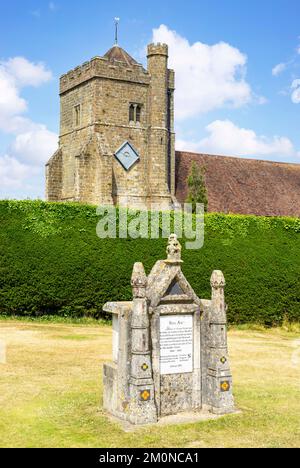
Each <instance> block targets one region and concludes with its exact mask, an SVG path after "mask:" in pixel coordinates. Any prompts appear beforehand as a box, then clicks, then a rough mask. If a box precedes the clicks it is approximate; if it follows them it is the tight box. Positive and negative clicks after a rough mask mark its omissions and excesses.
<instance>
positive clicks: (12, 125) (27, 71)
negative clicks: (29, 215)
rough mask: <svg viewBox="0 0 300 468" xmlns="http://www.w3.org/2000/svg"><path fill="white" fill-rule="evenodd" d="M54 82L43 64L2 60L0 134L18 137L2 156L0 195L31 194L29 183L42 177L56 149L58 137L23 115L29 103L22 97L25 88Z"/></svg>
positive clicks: (0, 162) (21, 58)
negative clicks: (47, 162) (45, 166)
mask: <svg viewBox="0 0 300 468" xmlns="http://www.w3.org/2000/svg"><path fill="white" fill-rule="evenodd" d="M51 79H52V73H51V72H50V71H49V70H47V68H46V67H45V65H44V64H42V63H32V62H30V61H28V60H27V59H26V58H24V57H14V58H11V59H9V60H7V61H0V131H2V132H6V133H8V134H12V135H14V137H15V139H14V141H13V142H12V144H11V145H10V147H9V149H8V151H7V153H6V154H5V155H3V156H1V155H0V189H1V196H6V195H7V196H9V195H10V194H11V191H12V190H15V189H20V188H21V187H24V189H25V191H26V190H29V191H32V187H30V180H32V178H33V177H35V176H37V175H38V176H39V177H40V176H41V173H42V172H43V171H44V168H43V165H44V163H45V162H46V161H47V159H48V158H49V157H50V156H51V154H52V153H53V152H54V151H55V149H56V148H57V135H56V134H54V133H53V132H50V131H49V130H48V129H47V128H46V126H45V125H42V124H39V123H35V122H33V121H32V120H30V119H29V118H27V117H26V116H24V115H23V114H24V113H25V112H26V111H27V110H28V104H27V102H26V100H25V99H24V98H23V97H22V96H21V92H22V89H23V88H24V87H27V86H33V87H37V86H40V85H42V84H44V83H47V82H48V81H49V80H51Z"/></svg>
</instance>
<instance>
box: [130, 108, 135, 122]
mask: <svg viewBox="0 0 300 468" xmlns="http://www.w3.org/2000/svg"><path fill="white" fill-rule="evenodd" d="M129 122H135V117H134V104H130V106H129Z"/></svg>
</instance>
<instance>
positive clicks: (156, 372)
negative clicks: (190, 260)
mask: <svg viewBox="0 0 300 468" xmlns="http://www.w3.org/2000/svg"><path fill="white" fill-rule="evenodd" d="M181 264H182V260H181V245H180V243H179V242H178V240H177V237H176V235H174V234H172V235H171V236H170V238H169V243H168V247H167V259H166V260H160V261H158V262H157V263H156V264H155V266H154V268H153V269H152V271H151V273H150V275H149V276H148V277H147V276H146V274H145V270H144V267H143V264H142V263H136V264H135V265H134V268H133V273H132V280H131V285H132V290H133V300H132V302H110V303H107V304H106V305H105V306H104V310H105V311H106V312H110V313H112V317H113V362H112V363H109V364H105V365H104V372H103V374H104V376H103V379H104V397H103V404H104V409H105V410H106V411H108V412H109V413H111V414H112V415H114V416H116V417H118V418H120V419H123V420H125V421H128V422H130V423H131V424H150V423H156V422H158V421H159V420H160V419H161V418H163V417H164V416H169V415H177V414H180V413H199V415H200V414H201V413H203V412H204V411H206V412H207V411H209V412H211V413H213V414H218V415H222V414H228V413H232V412H235V409H234V401H233V394H232V376H231V372H230V365H229V359H228V349H227V320H226V305H225V298H224V287H225V279H224V276H223V273H222V272H221V271H214V272H213V274H212V277H211V287H212V297H211V300H204V299H200V298H199V297H197V295H196V294H195V292H194V291H193V289H192V287H191V286H190V284H189V283H188V281H187V280H186V278H185V276H184V275H183V273H182V271H181Z"/></svg>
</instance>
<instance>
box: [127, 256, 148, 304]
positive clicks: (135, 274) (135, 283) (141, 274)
mask: <svg viewBox="0 0 300 468" xmlns="http://www.w3.org/2000/svg"><path fill="white" fill-rule="evenodd" d="M131 286H132V294H133V297H134V298H144V297H146V287H147V276H146V273H145V269H144V265H143V264H142V263H135V264H134V267H133V271H132V276H131Z"/></svg>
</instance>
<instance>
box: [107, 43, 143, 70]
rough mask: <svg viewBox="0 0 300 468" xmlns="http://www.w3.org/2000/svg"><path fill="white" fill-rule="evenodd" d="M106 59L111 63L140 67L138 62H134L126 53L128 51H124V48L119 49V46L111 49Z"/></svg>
mask: <svg viewBox="0 0 300 468" xmlns="http://www.w3.org/2000/svg"><path fill="white" fill-rule="evenodd" d="M104 57H105V58H107V59H108V60H109V61H110V62H114V61H118V62H124V63H126V65H128V66H129V67H130V66H133V65H138V63H137V62H136V60H134V58H132V57H131V56H130V55H129V54H128V53H127V52H126V50H124V49H122V47H119V46H118V45H114V46H113V47H112V48H111V49H109V51H107V52H106V54H105V55H104Z"/></svg>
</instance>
